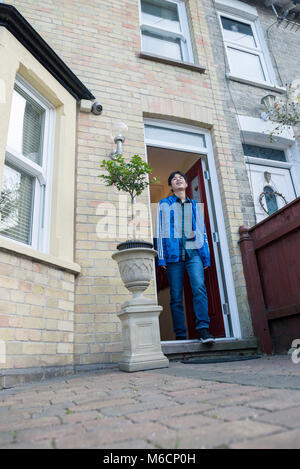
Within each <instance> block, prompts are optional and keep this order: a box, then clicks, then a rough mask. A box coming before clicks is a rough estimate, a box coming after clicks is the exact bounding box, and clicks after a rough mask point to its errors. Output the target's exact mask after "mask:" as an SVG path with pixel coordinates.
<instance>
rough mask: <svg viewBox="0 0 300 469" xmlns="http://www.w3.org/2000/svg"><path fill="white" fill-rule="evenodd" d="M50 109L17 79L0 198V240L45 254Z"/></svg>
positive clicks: (50, 133)
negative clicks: (8, 240)
mask: <svg viewBox="0 0 300 469" xmlns="http://www.w3.org/2000/svg"><path fill="white" fill-rule="evenodd" d="M54 118H55V111H54V108H53V106H52V105H51V104H50V103H49V102H48V101H47V100H46V99H45V98H44V97H43V96H42V95H41V94H39V93H38V92H37V91H36V90H35V89H34V88H33V87H32V86H31V85H30V84H29V83H27V82H26V81H25V80H24V79H23V78H22V77H21V76H19V75H18V76H17V78H16V81H15V85H14V91H13V97H12V103H11V112H10V120H9V129H8V137H7V146H6V152H5V162H4V170H3V181H2V191H1V197H0V214H1V215H0V236H4V237H7V238H10V239H12V240H14V241H16V242H19V243H22V244H26V245H29V246H31V247H33V248H34V249H37V250H40V251H43V252H47V249H48V242H49V221H50V192H51V173H52V153H53V137H54Z"/></svg>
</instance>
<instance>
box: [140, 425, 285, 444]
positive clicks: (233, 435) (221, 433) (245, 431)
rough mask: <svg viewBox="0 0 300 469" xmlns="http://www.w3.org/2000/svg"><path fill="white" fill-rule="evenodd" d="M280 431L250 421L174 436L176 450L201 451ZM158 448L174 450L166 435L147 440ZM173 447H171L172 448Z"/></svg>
mask: <svg viewBox="0 0 300 469" xmlns="http://www.w3.org/2000/svg"><path fill="white" fill-rule="evenodd" d="M276 431H277V432H278V431H280V427H277V426H275V425H267V424H261V423H260V422H252V421H250V420H239V421H234V422H225V423H224V422H221V423H219V422H216V423H215V424H212V425H204V426H203V427H201V426H200V427H198V428H197V429H193V430H189V431H188V432H186V430H184V429H183V430H181V431H178V432H177V435H176V448H178V449H197V448H198V449H203V448H218V447H222V446H224V445H228V444H229V443H231V442H234V441H239V440H243V439H247V438H255V437H258V436H263V435H267V434H271V433H274V432H276ZM148 440H149V441H151V442H152V443H154V444H156V445H157V446H158V447H159V448H162V449H165V448H167V449H168V448H174V440H171V439H170V437H169V436H168V435H166V434H162V435H160V438H157V437H150V438H149V439H148ZM172 445H173V446H172Z"/></svg>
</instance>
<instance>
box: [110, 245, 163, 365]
mask: <svg viewBox="0 0 300 469" xmlns="http://www.w3.org/2000/svg"><path fill="white" fill-rule="evenodd" d="M156 255H157V252H156V251H155V250H154V249H148V248H134V249H126V250H123V251H119V252H115V253H113V255H112V258H113V259H114V260H116V261H117V262H118V266H119V271H120V274H121V278H122V280H123V282H124V285H125V287H126V288H127V289H128V290H129V291H130V292H132V293H133V296H132V298H131V299H130V300H129V301H126V302H125V303H123V305H122V306H121V311H120V312H119V313H118V316H119V318H120V320H121V324H122V337H123V355H122V356H121V359H120V362H119V368H120V370H122V371H128V372H132V371H142V370H151V369H154V368H165V367H168V366H169V360H168V359H167V357H165V356H164V354H163V353H162V350H161V344H160V331H159V320H158V317H159V314H160V312H161V311H162V307H161V306H158V305H157V304H156V303H154V302H153V300H151V299H149V298H146V297H145V296H144V295H143V292H144V290H146V288H148V286H149V284H150V280H151V278H152V274H153V264H154V262H153V261H154V257H155V256H156Z"/></svg>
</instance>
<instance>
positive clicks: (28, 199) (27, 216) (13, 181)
mask: <svg viewBox="0 0 300 469" xmlns="http://www.w3.org/2000/svg"><path fill="white" fill-rule="evenodd" d="M34 181H35V179H34V178H33V177H31V176H28V175H27V174H25V173H23V172H22V171H20V170H18V169H15V168H13V167H11V166H8V165H5V166H4V173H3V186H2V192H1V196H0V212H1V218H0V234H1V235H2V236H6V237H8V238H11V239H14V240H16V241H20V242H22V243H25V244H31V226H32V207H33V194H34Z"/></svg>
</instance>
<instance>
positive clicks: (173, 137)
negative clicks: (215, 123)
mask: <svg viewBox="0 0 300 469" xmlns="http://www.w3.org/2000/svg"><path fill="white" fill-rule="evenodd" d="M145 134H146V139H149V140H152V141H155V140H157V141H159V142H166V143H167V144H178V145H185V146H188V147H191V146H194V147H195V149H196V148H197V149H198V148H203V147H205V146H206V145H205V137H204V135H201V134H196V133H192V132H185V131H183V130H173V129H165V128H163V127H156V126H154V125H153V126H152V125H146V126H145Z"/></svg>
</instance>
